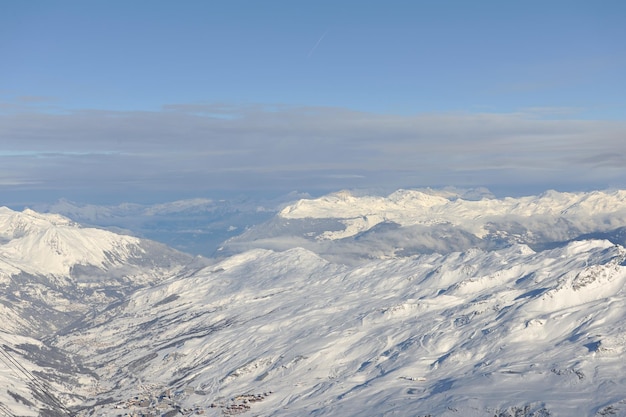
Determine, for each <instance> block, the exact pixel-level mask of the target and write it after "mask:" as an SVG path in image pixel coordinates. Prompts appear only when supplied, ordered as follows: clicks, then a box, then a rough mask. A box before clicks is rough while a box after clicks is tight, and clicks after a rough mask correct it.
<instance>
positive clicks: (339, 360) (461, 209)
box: [0, 190, 626, 417]
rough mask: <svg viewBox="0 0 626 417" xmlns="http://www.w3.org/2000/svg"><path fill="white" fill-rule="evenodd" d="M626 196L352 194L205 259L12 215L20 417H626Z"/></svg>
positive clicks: (9, 407) (311, 205) (10, 310)
mask: <svg viewBox="0 0 626 417" xmlns="http://www.w3.org/2000/svg"><path fill="white" fill-rule="evenodd" d="M625 226H626V192H625V191H604V192H592V193H558V192H554V191H550V192H546V193H544V194H542V195H540V196H532V197H522V198H503V199H497V198H495V197H493V196H491V195H489V194H488V193H478V194H477V193H473V194H472V195H471V196H470V195H464V194H462V193H460V192H457V191H451V190H400V191H397V192H395V193H392V194H390V195H388V196H369V195H354V194H352V193H348V192H340V193H335V194H330V195H327V196H323V197H321V198H317V199H310V198H309V199H301V200H298V201H296V202H293V203H291V204H287V205H283V206H282V207H281V208H280V209H279V210H277V211H276V214H275V215H274V217H272V218H270V219H269V220H267V221H265V222H262V223H259V224H256V225H253V226H250V227H248V228H247V230H246V231H244V232H243V233H242V234H240V235H238V236H236V237H231V238H230V239H229V240H227V241H225V242H223V243H222V244H221V245H220V247H221V250H220V251H218V254H219V256H218V257H214V258H204V257H199V256H190V255H187V254H184V253H181V252H178V251H176V250H173V249H170V248H168V247H167V246H165V245H163V244H159V243H156V242H154V241H149V240H145V239H142V238H138V237H134V236H129V235H124V234H117V233H113V232H112V231H110V230H103V229H98V228H93V227H86V226H82V225H80V224H79V223H76V222H75V221H74V220H70V219H69V218H67V217H64V216H61V215H58V214H52V213H47V214H41V213H38V212H34V211H32V210H24V211H22V212H17V211H13V210H10V209H7V208H3V209H0V286H1V287H2V293H1V297H0V317H1V318H2V322H1V323H2V324H0V345H1V347H2V351H1V352H0V353H1V355H0V360H2V362H3V364H4V367H3V369H2V370H1V371H0V413H3V414H5V415H8V416H38V415H41V416H65V415H76V416H118V415H122V416H124V415H128V416H130V415H144V416H168V417H173V416H176V415H185V416H190V415H208V416H224V415H239V414H241V415H244V416H245V415H249V416H261V415H262V416H269V415H273V416H305V415H310V416H326V415H327V416H331V415H332V416H338V415H341V416H357V415H358V416H363V415H371V416H383V415H400V416H422V417H425V416H431V417H432V416H470V417H471V416H489V417H491V416H497V417H506V416H511V417H512V416H516V417H523V416H535V417H538V416H562V417H571V416H626V365H625V363H626V362H625V361H624V359H625V355H626V320H625V319H626V296H625V289H624V288H625V285H626V249H624V227H625Z"/></svg>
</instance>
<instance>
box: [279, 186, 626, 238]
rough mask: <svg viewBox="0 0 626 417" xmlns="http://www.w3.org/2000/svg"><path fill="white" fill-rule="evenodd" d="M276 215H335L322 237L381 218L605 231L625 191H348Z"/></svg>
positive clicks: (477, 227)
mask: <svg viewBox="0 0 626 417" xmlns="http://www.w3.org/2000/svg"><path fill="white" fill-rule="evenodd" d="M279 215H280V216H281V217H283V218H285V219H306V218H315V219H322V218H339V219H343V222H344V224H346V229H345V230H343V231H340V232H335V233H331V232H326V233H323V234H321V235H320V236H319V238H321V239H331V240H334V239H342V238H345V237H348V236H354V235H356V234H358V233H360V232H363V231H364V230H367V229H371V228H372V227H373V226H375V225H377V224H379V223H382V222H383V221H392V222H394V223H397V224H399V225H402V226H410V225H432V224H442V223H448V224H451V225H454V226H463V228H464V229H466V230H468V231H470V232H471V233H472V234H474V235H475V236H477V237H480V238H482V237H484V236H485V234H486V233H487V230H486V229H485V227H486V225H487V224H488V223H489V222H491V221H496V220H501V219H503V218H506V219H509V220H516V219H530V218H535V219H536V218H545V217H548V218H553V217H561V218H564V219H568V220H570V221H572V222H575V223H576V224H577V225H580V227H581V230H583V231H592V230H593V231H600V230H610V229H611V228H616V227H620V226H623V225H624V224H625V223H626V191H624V190H617V191H606V192H599V191H595V192H592V193H559V192H556V191H549V192H546V193H544V194H542V195H540V196H529V197H521V198H510V197H507V198H503V199H495V198H483V199H481V200H478V201H468V200H463V199H461V198H458V199H449V198H445V197H442V196H440V195H430V194H427V193H425V192H421V191H415V190H399V191H396V192H394V193H392V194H390V195H389V196H387V197H374V196H363V197H356V196H353V195H351V194H350V193H349V192H348V191H342V192H339V193H335V194H330V195H328V196H324V197H321V198H318V199H308V200H299V201H298V202H296V203H294V204H292V205H289V206H287V207H285V208H284V209H283V210H281V211H280V213H279Z"/></svg>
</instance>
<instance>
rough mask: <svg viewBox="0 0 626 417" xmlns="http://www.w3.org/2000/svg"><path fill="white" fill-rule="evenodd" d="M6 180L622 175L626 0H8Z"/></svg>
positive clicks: (238, 186)
mask: <svg viewBox="0 0 626 417" xmlns="http://www.w3.org/2000/svg"><path fill="white" fill-rule="evenodd" d="M1 8H2V13H0V53H1V54H2V57H1V58H2V59H1V60H0V191H2V192H3V193H4V194H5V196H10V195H19V198H21V199H25V200H27V199H28V198H32V199H40V198H57V197H70V198H75V199H79V200H80V199H83V200H89V199H101V200H106V199H118V200H121V199H132V198H134V199H141V198H152V199H158V200H168V199H171V198H181V197H187V196H189V197H190V196H198V195H200V196H201V195H207V194H219V193H232V192H251V191H255V192H256V191H258V192H264V191H267V192H275V193H276V192H289V191H292V190H300V191H310V192H313V193H315V192H323V191H331V190H333V189H339V188H353V187H357V188H367V187H373V188H388V189H393V188H398V187H411V186H414V187H421V186H444V185H455V186H461V187H471V186H487V187H490V188H492V189H497V190H499V191H500V192H502V193H507V192H509V193H511V194H514V193H520V192H522V193H523V192H527V191H528V192H536V191H538V190H541V189H547V188H557V189H563V190H579V189H589V188H607V187H626V181H625V179H624V178H626V175H625V174H626V169H625V168H623V167H624V166H626V137H625V133H626V120H625V117H624V114H625V113H626V104H625V99H624V97H626V76H625V75H624V74H626V43H625V42H624V39H626V28H625V27H626V25H624V24H623V22H624V18H625V17H626V4H625V3H623V2H621V1H584V2H581V1H524V2H504V1H474V2H469V1H446V0H442V1H385V2H382V1H376V2H374V1H315V2H298V1H272V0H269V1H265V2H257V1H237V0H230V1H185V2H173V1H26V2H25V1H10V0H5V1H3V2H2V6H1Z"/></svg>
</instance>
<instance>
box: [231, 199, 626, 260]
mask: <svg viewBox="0 0 626 417" xmlns="http://www.w3.org/2000/svg"><path fill="white" fill-rule="evenodd" d="M625 225H626V191H622V190H617V191H605V192H601V191H596V192H591V193H559V192H556V191H548V192H546V193H544V194H542V195H539V196H529V197H521V198H510V197H507V198H502V199H497V198H493V197H489V196H487V197H483V198H480V199H472V200H470V199H465V198H464V196H463V195H462V194H459V193H456V192H454V191H448V192H442V191H438V190H421V191H417V190H399V191H396V192H394V193H392V194H390V195H389V196H387V197H378V196H361V197H359V196H354V195H352V194H351V193H350V192H348V191H342V192H338V193H334V194H330V195H327V196H324V197H321V198H318V199H303V200H299V201H298V202H296V203H295V204H292V205H289V206H287V207H285V208H284V209H283V210H282V211H280V213H279V214H278V215H277V216H276V217H275V218H273V219H272V220H270V221H269V222H266V223H263V224H260V225H257V226H255V227H253V228H251V229H250V230H248V231H246V232H245V233H243V234H241V235H239V236H236V237H233V238H232V239H230V240H229V241H227V242H226V243H225V244H224V245H223V246H222V248H221V249H222V250H221V252H222V253H223V254H233V253H238V252H241V251H245V250H248V249H252V248H266V249H276V250H284V249H287V248H289V247H293V246H301V247H305V248H307V249H310V250H312V251H314V252H316V253H319V254H322V255H324V256H325V257H327V258H329V259H335V260H341V261H345V260H346V259H347V258H351V259H359V258H368V259H371V258H385V257H394V256H408V255H412V254H419V253H428V252H437V253H449V252H453V251H460V250H466V249H469V248H472V247H479V248H482V249H485V250H491V249H497V248H502V247H506V246H508V245H510V244H513V243H523V244H527V245H529V246H530V247H532V248H533V249H535V250H541V249H545V248H549V247H554V246H555V245H558V244H564V243H566V242H569V241H572V240H576V239H579V238H582V239H587V238H591V237H593V238H603V239H609V240H611V241H613V242H615V243H620V244H624V243H626V228H625V227H624V226H625Z"/></svg>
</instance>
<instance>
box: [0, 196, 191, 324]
mask: <svg viewBox="0 0 626 417" xmlns="http://www.w3.org/2000/svg"><path fill="white" fill-rule="evenodd" d="M190 262H191V257H189V256H187V255H183V254H181V253H178V252H176V251H173V250H171V249H169V248H166V247H164V246H163V245H159V244H156V243H154V242H150V241H145V240H141V239H137V238H134V237H130V236H125V235H118V234H115V233H111V232H108V231H104V230H100V229H94V228H84V227H80V226H79V225H78V224H76V223H74V222H72V221H70V220H69V219H67V218H65V217H62V216H59V215H53V214H39V213H36V212H34V211H32V210H24V211H23V212H16V211H12V210H10V209H7V208H0V289H1V290H2V292H1V293H0V323H1V324H0V330H4V331H8V332H12V333H17V334H21V335H25V336H40V335H45V334H49V333H51V332H54V331H57V330H59V328H60V327H63V326H65V325H67V324H69V323H70V322H72V321H74V320H76V319H77V318H80V317H81V316H82V315H83V314H85V313H86V312H88V311H92V310H94V309H97V308H104V307H105V306H106V305H108V304H109V303H111V302H114V301H116V300H119V299H120V298H122V297H124V294H127V293H130V292H132V291H133V290H134V289H136V288H139V287H142V286H145V285H149V284H153V283H156V282H158V281H160V280H162V279H164V278H165V277H169V276H171V275H172V274H173V273H175V272H176V271H179V270H181V269H182V268H184V267H185V266H186V265H187V264H189V263H190Z"/></svg>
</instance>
